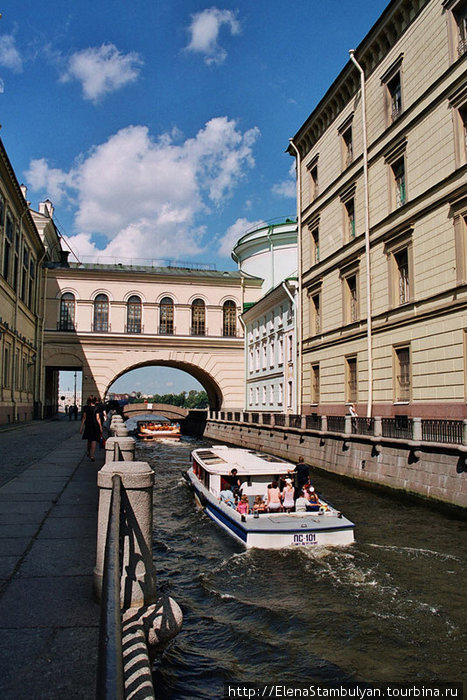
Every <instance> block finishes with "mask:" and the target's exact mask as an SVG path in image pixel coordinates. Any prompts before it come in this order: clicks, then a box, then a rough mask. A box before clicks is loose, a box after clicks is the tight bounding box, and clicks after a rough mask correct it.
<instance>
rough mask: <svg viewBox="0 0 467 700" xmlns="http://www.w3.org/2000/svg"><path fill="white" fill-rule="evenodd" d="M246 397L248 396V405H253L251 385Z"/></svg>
mask: <svg viewBox="0 0 467 700" xmlns="http://www.w3.org/2000/svg"><path fill="white" fill-rule="evenodd" d="M248 397H249V404H250V406H252V405H253V387H251V386H250V390H249V392H248Z"/></svg>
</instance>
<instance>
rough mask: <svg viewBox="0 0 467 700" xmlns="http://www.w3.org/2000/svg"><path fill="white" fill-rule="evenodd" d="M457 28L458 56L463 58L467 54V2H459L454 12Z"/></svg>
mask: <svg viewBox="0 0 467 700" xmlns="http://www.w3.org/2000/svg"><path fill="white" fill-rule="evenodd" d="M453 15H454V19H455V22H456V26H457V39H458V42H457V55H458V56H459V57H460V56H463V55H464V54H465V53H466V52H467V2H465V0H464V1H463V2H459V3H458V4H457V5H456V7H455V8H454V10H453Z"/></svg>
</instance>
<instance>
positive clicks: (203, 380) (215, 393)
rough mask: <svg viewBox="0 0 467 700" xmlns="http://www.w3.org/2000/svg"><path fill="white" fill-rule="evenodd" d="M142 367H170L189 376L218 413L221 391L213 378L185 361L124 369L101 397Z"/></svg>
mask: <svg viewBox="0 0 467 700" xmlns="http://www.w3.org/2000/svg"><path fill="white" fill-rule="evenodd" d="M143 367H172V368H173V369H178V370H181V371H183V372H186V373H187V374H190V375H191V376H192V377H194V378H195V379H196V380H197V381H198V382H199V383H200V384H201V385H202V387H203V389H204V390H205V391H206V393H207V395H208V401H209V408H210V409H211V410H214V411H218V410H219V409H220V408H221V406H222V401H223V394H222V389H221V387H220V386H219V384H218V383H217V382H216V380H215V379H214V377H212V375H210V374H209V373H208V372H207V371H206V370H204V369H203V368H201V367H199V366H198V365H194V364H192V363H189V362H186V361H178V362H175V361H170V360H152V361H146V362H141V363H138V364H135V365H132V366H130V367H126V368H125V369H124V370H122V371H121V372H119V373H118V374H117V375H116V376H115V377H114V378H113V379H112V381H111V382H109V383H108V384H107V386H106V389H105V391H104V393H103V395H104V396H106V395H107V393H108V391H109V389H110V387H111V386H112V384H114V383H115V382H116V381H117V379H119V378H120V377H122V376H123V375H125V374H127V373H128V372H131V371H132V370H135V369H141V368H143Z"/></svg>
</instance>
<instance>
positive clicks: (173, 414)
mask: <svg viewBox="0 0 467 700" xmlns="http://www.w3.org/2000/svg"><path fill="white" fill-rule="evenodd" d="M151 413H153V414H157V415H161V416H165V418H168V419H169V420H183V419H184V418H186V417H187V415H188V409H187V408H181V407H180V406H170V405H168V404H165V403H152V404H151V403H149V404H146V403H129V404H127V405H126V406H124V407H123V416H124V417H125V418H137V417H138V416H142V415H150V414H151Z"/></svg>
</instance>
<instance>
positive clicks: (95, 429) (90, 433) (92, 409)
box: [79, 396, 102, 462]
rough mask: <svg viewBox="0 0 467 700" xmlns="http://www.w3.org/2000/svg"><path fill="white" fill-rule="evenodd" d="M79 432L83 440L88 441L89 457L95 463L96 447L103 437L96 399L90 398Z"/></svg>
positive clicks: (84, 410)
mask: <svg viewBox="0 0 467 700" xmlns="http://www.w3.org/2000/svg"><path fill="white" fill-rule="evenodd" d="M82 413H83V415H82V418H81V425H80V428H79V432H80V433H82V435H83V440H87V441H88V447H87V455H88V457H89V459H90V460H91V462H94V459H95V454H96V446H97V443H98V442H99V440H100V439H101V436H102V423H101V419H100V415H99V412H98V411H97V410H96V397H95V396H90V397H89V398H88V400H87V402H86V406H84V408H83V411H82Z"/></svg>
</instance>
